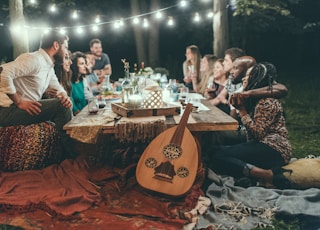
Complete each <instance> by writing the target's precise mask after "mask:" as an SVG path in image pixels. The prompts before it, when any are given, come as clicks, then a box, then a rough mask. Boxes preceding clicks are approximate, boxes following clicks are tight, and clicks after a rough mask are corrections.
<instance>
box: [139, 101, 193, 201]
mask: <svg viewBox="0 0 320 230" xmlns="http://www.w3.org/2000/svg"><path fill="white" fill-rule="evenodd" d="M191 110H192V105H191V104H188V105H187V107H186V109H185V112H184V114H183V116H182V118H181V121H180V123H179V125H178V126H175V127H172V128H169V129H167V130H165V131H163V132H162V133H161V134H159V135H158V136H157V137H156V138H155V139H154V140H153V141H152V142H151V143H150V144H149V145H148V147H147V148H146V149H145V151H144V152H143V154H142V155H141V157H140V159H139V162H138V165H137V169H136V178H137V181H138V183H139V184H140V185H141V186H142V187H143V188H145V189H147V190H151V191H154V192H157V193H162V194H165V195H169V196H175V197H177V196H182V195H184V194H185V193H187V192H188V191H189V190H190V189H191V187H192V185H193V183H194V180H195V178H196V174H197V170H198V161H199V156H198V146H197V144H196V141H195V139H194V137H193V136H192V134H191V132H190V131H189V130H188V129H187V128H186V124H187V121H188V117H189V114H190V112H191Z"/></svg>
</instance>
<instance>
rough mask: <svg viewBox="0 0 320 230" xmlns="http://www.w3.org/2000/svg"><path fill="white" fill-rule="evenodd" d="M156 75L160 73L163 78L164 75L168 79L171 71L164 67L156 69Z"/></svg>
mask: <svg viewBox="0 0 320 230" xmlns="http://www.w3.org/2000/svg"><path fill="white" fill-rule="evenodd" d="M154 73H160V74H161V76H162V75H166V76H167V77H168V76H169V71H168V70H167V69H166V68H164V67H156V68H155V69H154Z"/></svg>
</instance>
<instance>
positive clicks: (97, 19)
mask: <svg viewBox="0 0 320 230" xmlns="http://www.w3.org/2000/svg"><path fill="white" fill-rule="evenodd" d="M94 21H95V23H100V22H101V19H100V15H98V16H97V17H96V18H95V19H94Z"/></svg>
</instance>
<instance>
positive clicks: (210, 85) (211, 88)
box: [206, 79, 216, 98]
mask: <svg viewBox="0 0 320 230" xmlns="http://www.w3.org/2000/svg"><path fill="white" fill-rule="evenodd" d="M206 91H207V94H206V97H207V98H213V97H214V96H213V94H214V92H215V91H216V84H215V83H214V81H213V79H209V81H208V83H207V90H206Z"/></svg>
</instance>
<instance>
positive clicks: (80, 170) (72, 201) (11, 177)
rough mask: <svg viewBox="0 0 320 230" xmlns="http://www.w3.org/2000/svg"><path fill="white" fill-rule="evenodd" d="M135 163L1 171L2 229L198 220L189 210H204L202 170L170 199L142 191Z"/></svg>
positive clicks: (83, 162)
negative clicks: (183, 192)
mask: <svg viewBox="0 0 320 230" xmlns="http://www.w3.org/2000/svg"><path fill="white" fill-rule="evenodd" d="M135 165H136V164H131V165H128V166H127V167H126V168H115V167H109V166H103V167H99V166H93V165H91V163H90V162H88V161H87V159H85V158H83V157H78V158H77V159H75V160H72V159H68V160H65V161H63V162H62V163H60V164H57V165H51V166H49V167H47V168H45V169H43V170H26V171H20V172H8V173H7V172H2V174H1V176H0V211H1V212H0V228H1V224H3V225H10V226H19V227H22V228H23V229H77V230H79V229H80V230H81V229H168V230H169V229H172V230H174V229H182V228H183V226H185V225H187V224H188V223H191V222H192V221H195V220H196V219H194V218H193V217H194V215H193V214H192V213H198V210H197V209H201V210H203V209H204V206H203V205H200V204H199V201H200V203H201V201H203V199H201V197H202V198H203V196H204V193H203V191H202V190H201V184H202V181H203V179H204V173H203V171H201V170H200V171H199V172H198V175H197V179H196V182H195V184H194V185H193V187H192V189H191V190H190V192H189V193H188V194H187V195H186V196H184V197H181V198H179V199H177V198H173V199H170V198H164V197H161V196H155V195H151V194H149V193H148V192H146V191H145V190H143V189H142V188H141V187H140V186H139V185H138V184H137V182H136V180H135V176H134V175H135ZM205 201H207V200H205ZM191 211H192V213H191Z"/></svg>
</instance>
